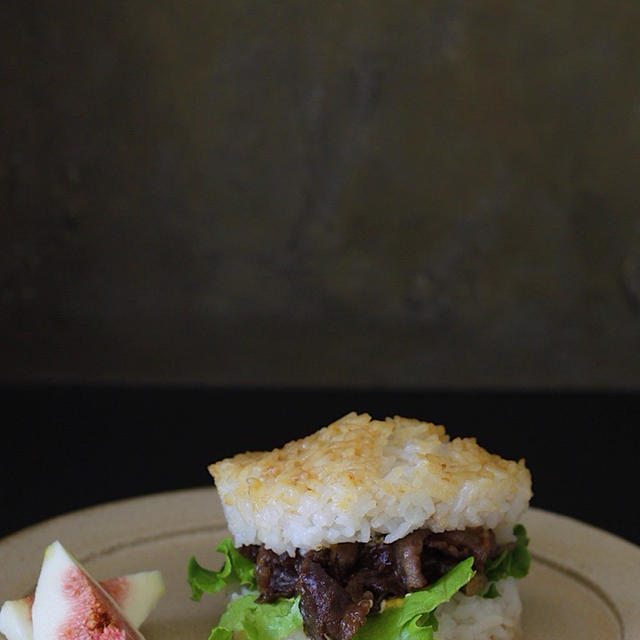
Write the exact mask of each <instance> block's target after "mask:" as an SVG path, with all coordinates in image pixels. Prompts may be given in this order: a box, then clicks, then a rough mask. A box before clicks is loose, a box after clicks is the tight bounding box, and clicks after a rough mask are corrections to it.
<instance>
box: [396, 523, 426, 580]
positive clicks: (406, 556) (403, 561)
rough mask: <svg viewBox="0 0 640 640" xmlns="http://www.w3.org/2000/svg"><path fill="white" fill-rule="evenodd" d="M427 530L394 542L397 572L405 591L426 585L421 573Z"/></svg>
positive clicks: (415, 532)
mask: <svg viewBox="0 0 640 640" xmlns="http://www.w3.org/2000/svg"><path fill="white" fill-rule="evenodd" d="M426 537H427V532H426V531H425V530H424V529H422V530H420V531H414V532H413V533H410V534H409V535H408V536H405V537H404V538H402V539H401V540H398V541H397V542H395V543H394V545H393V546H394V550H395V560H396V566H397V573H398V574H399V575H400V576H401V578H402V581H403V583H404V586H405V589H406V591H416V590H417V589H422V588H423V587H426V586H427V579H426V578H425V577H424V574H423V573H422V548H423V546H424V539H425V538H426Z"/></svg>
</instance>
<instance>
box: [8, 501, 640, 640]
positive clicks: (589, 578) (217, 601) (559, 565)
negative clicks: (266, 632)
mask: <svg viewBox="0 0 640 640" xmlns="http://www.w3.org/2000/svg"><path fill="white" fill-rule="evenodd" d="M523 523H524V524H525V526H526V527H527V531H528V533H529V537H530V539H531V544H530V549H531V551H532V555H533V563H532V567H531V572H530V574H529V575H528V576H527V577H526V578H524V579H523V580H521V581H520V584H521V594H522V600H523V606H524V613H523V626H524V637H525V640H614V639H616V640H617V639H622V640H637V639H638V638H640V607H638V602H639V600H638V589H639V588H640V548H639V547H636V546H635V545H633V544H631V543H630V542H626V541H625V540H623V539H621V538H618V537H616V536H614V535H612V534H610V533H607V532H605V531H602V530H600V529H596V528H594V527H591V526H589V525H586V524H584V523H581V522H578V521H576V520H573V519H571V518H567V517H564V516H560V515H557V514H553V513H549V512H546V511H541V510H538V509H531V510H530V511H529V512H528V513H527V515H526V517H525V518H524V519H523ZM226 535H228V533H227V531H226V528H225V521H224V518H223V516H222V510H221V508H220V503H219V501H218V497H217V494H216V492H215V490H214V489H213V488H199V489H191V490H185V491H176V492H171V493H162V494H156V495H151V496H143V497H140V498H134V499H131V500H125V501H122V502H114V503H109V504H106V505H101V506H98V507H93V508H90V509H85V510H82V511H77V512H74V513H71V514H68V515H64V516H61V517H58V518H54V519H52V520H48V521H46V522H44V523H42V524H39V525H36V526H34V527H30V528H28V529H25V530H23V531H20V532H18V533H16V534H13V535H11V536H9V537H7V538H5V539H4V540H2V541H0V567H1V568H2V580H1V581H0V602H4V600H7V599H13V598H16V597H19V596H21V595H24V594H26V593H27V592H29V591H30V590H31V589H32V588H33V586H34V584H35V581H36V580H37V577H38V572H39V569H40V564H41V561H42V552H43V550H44V548H45V547H46V545H47V544H49V543H50V542H52V541H53V540H56V539H57V540H60V541H61V542H62V544H63V545H65V546H66V547H67V548H68V549H69V550H70V551H71V552H72V553H73V554H74V555H76V556H77V557H78V558H79V559H80V560H81V561H82V562H84V563H85V565H86V566H87V568H88V569H89V570H90V571H91V573H92V574H93V575H94V576H95V577H96V578H98V579H105V578H108V577H111V576H114V575H118V574H123V573H132V572H135V571H142V570H145V569H160V570H161V571H162V573H163V576H164V579H165V582H166V584H167V591H166V594H165V596H164V597H163V599H162V600H161V602H160V604H159V605H158V607H157V609H156V610H155V611H154V612H153V613H152V615H151V616H150V617H149V619H148V620H147V621H146V622H145V624H144V625H143V626H142V629H141V630H142V631H143V633H144V635H145V637H146V638H147V640H176V639H177V638H178V639H180V640H206V639H207V637H208V634H209V629H210V627H211V626H212V624H213V623H214V622H215V621H216V620H217V617H218V616H219V614H220V612H221V610H222V608H223V599H222V596H214V597H212V596H206V595H205V596H204V597H203V599H202V601H201V602H199V603H196V602H193V601H191V600H190V598H189V595H190V591H189V588H188V586H187V584H186V566H187V560H188V558H189V556H191V555H195V556H196V557H197V558H198V560H199V562H200V563H201V564H203V565H204V566H210V567H212V568H217V567H218V565H219V564H220V559H221V556H219V554H217V553H216V552H215V551H214V547H215V546H216V544H217V542H218V541H219V540H220V539H221V538H223V537H224V536H226Z"/></svg>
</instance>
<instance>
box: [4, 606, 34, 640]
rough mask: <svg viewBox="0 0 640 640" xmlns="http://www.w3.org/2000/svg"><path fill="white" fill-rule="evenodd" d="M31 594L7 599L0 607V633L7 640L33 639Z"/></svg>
mask: <svg viewBox="0 0 640 640" xmlns="http://www.w3.org/2000/svg"><path fill="white" fill-rule="evenodd" d="M32 605H33V596H27V597H25V598H20V599H19V600H7V602H5V603H4V604H3V605H2V609H0V633H3V634H4V635H5V636H6V637H7V640H33V625H32V623H31V607H32Z"/></svg>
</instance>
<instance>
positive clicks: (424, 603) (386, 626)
mask: <svg viewBox="0 0 640 640" xmlns="http://www.w3.org/2000/svg"><path fill="white" fill-rule="evenodd" d="M472 566H473V558H467V559H466V560H463V561H462V562H460V563H458V564H457V565H456V566H455V567H454V568H453V569H451V571H449V572H448V573H446V574H445V575H444V576H442V578H440V579H439V580H438V581H437V582H435V583H434V584H433V585H432V586H430V587H427V588H426V589H422V590H420V591H414V592H413V593H408V594H407V595H406V596H404V598H402V599H397V600H394V601H392V602H390V603H389V604H388V605H387V607H385V609H384V610H383V611H382V612H381V613H379V614H378V615H375V616H371V617H370V618H369V619H368V620H367V622H366V623H365V624H364V625H363V626H362V627H360V629H359V630H358V632H357V633H356V635H355V636H354V639H353V640H379V639H380V638H394V640H396V639H397V640H432V639H433V633H434V631H436V630H437V628H438V623H437V620H436V617H435V614H434V613H433V612H434V609H435V608H436V607H437V606H439V605H441V604H442V603H443V602H447V601H448V600H450V599H451V597H452V596H453V595H454V594H455V593H456V592H457V591H458V590H459V589H461V588H462V587H464V585H465V584H467V582H469V580H471V578H473V576H474V575H475V571H474V570H473V568H472Z"/></svg>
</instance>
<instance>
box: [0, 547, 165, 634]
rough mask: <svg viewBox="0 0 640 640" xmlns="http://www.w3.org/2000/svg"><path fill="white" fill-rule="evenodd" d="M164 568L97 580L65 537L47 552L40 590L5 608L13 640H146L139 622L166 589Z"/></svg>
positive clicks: (3, 619) (6, 630)
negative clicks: (81, 562) (66, 547)
mask: <svg viewBox="0 0 640 640" xmlns="http://www.w3.org/2000/svg"><path fill="white" fill-rule="evenodd" d="M164 590H165V587H164V581H163V579H162V575H161V573H160V572H159V571H143V572H139V573H134V574H129V575H125V576H119V577H115V578H110V579H109V580H105V581H104V582H101V583H99V582H97V581H96V580H95V579H94V578H93V577H92V576H91V575H90V574H89V573H88V571H87V570H86V569H85V568H84V567H83V566H82V565H81V564H80V563H79V562H78V560H77V559H76V558H74V557H73V556H72V555H71V554H70V553H69V552H68V551H67V550H66V549H65V548H64V547H63V546H62V544H61V543H60V542H59V541H55V542H53V543H52V544H50V545H49V546H48V547H47V549H46V551H45V554H44V559H43V562H42V567H41V569H40V575H39V577H38V583H37V586H36V589H35V593H34V594H32V595H29V596H26V597H24V598H20V599H18V600H9V601H7V602H5V603H4V605H3V606H2V609H1V610H0V632H2V633H3V634H4V635H5V636H6V637H7V640H31V639H33V640H62V639H64V640H69V638H73V640H116V639H117V640H144V637H143V636H142V634H141V633H140V631H139V630H138V627H139V626H140V625H141V624H142V622H144V620H145V619H146V618H147V616H148V615H149V613H150V612H151V610H152V609H153V608H154V607H155V606H156V604H157V603H158V601H159V599H160V598H161V597H162V595H163V594H164Z"/></svg>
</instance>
